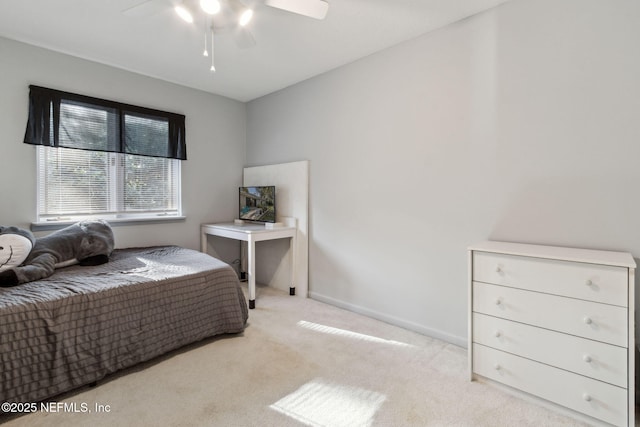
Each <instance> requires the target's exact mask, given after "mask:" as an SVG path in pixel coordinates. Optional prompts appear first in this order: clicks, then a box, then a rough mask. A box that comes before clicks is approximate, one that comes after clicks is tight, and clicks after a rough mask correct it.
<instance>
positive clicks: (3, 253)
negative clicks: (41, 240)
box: [0, 226, 36, 272]
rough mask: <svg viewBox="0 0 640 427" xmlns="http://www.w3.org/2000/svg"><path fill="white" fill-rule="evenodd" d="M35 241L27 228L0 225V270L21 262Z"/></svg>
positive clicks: (15, 265) (16, 265)
mask: <svg viewBox="0 0 640 427" xmlns="http://www.w3.org/2000/svg"><path fill="white" fill-rule="evenodd" d="M35 242H36V238H35V236H34V235H33V233H31V232H30V231H29V230H24V229H22V228H18V227H13V226H9V227H4V226H0V272H1V271H4V270H8V269H11V268H14V267H18V266H19V265H20V264H22V263H23V262H24V260H25V259H26V258H27V256H29V253H30V252H31V249H32V248H33V245H34V244H35Z"/></svg>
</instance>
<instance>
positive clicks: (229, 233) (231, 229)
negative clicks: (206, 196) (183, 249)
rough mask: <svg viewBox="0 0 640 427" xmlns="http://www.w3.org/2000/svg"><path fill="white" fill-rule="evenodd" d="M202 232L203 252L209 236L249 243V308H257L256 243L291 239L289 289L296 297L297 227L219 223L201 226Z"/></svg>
mask: <svg viewBox="0 0 640 427" xmlns="http://www.w3.org/2000/svg"><path fill="white" fill-rule="evenodd" d="M200 230H201V232H202V234H201V236H200V244H201V247H202V252H206V251H207V235H212V236H218V237H226V238H227V239H234V240H241V241H243V242H247V269H248V270H249V271H248V272H247V273H248V277H247V282H248V284H249V308H255V306H256V245H255V243H256V242H260V241H263V240H275V239H285V238H289V239H291V240H290V242H289V245H290V246H289V247H290V250H289V252H290V253H291V286H290V287H289V294H290V295H295V289H296V287H295V283H294V277H295V265H296V255H295V254H296V251H295V247H296V231H297V229H296V228H295V227H275V228H265V226H264V224H254V223H245V224H236V223H233V222H229V223H217V224H202V226H200Z"/></svg>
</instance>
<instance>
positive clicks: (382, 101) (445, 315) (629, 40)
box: [247, 0, 640, 345]
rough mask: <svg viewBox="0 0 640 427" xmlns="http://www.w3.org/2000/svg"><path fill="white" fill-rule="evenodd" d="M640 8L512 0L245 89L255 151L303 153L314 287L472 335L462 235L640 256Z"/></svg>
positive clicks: (423, 328)
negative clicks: (309, 74) (254, 92)
mask: <svg viewBox="0 0 640 427" xmlns="http://www.w3.org/2000/svg"><path fill="white" fill-rule="evenodd" d="M638 22H640V2H637V1H634V0H620V1H615V2H612V1H609V0H561V1H558V0H514V1H512V2H509V3H506V4H505V5H503V6H501V7H499V8H497V9H494V10H492V11H489V12H486V13H483V14H480V15H477V16H475V17H472V18H470V19H467V20H464V21H461V22H459V23H457V24H454V25H451V26H448V27H446V28H443V29H441V30H438V31H436V32H433V33H430V34H428V35H425V36H422V37H420V38H418V39H414V40H412V41H409V42H406V43H404V44H401V45H399V46H396V47H394V48H391V49H388V50H385V51H383V52H379V53H377V54H374V55H372V56H369V57H367V58H365V59H363V60H360V61H358V62H355V63H352V64H350V65H347V66H344V67H341V68H339V69H336V70H334V71H332V72H329V73H326V74H324V75H322V76H319V77H316V78H313V79H310V80H307V81H305V82H302V83H300V84H298V85H295V86H292V87H290V88H287V89H284V90H282V91H280V92H277V93H273V94H271V95H267V96H265V97H262V98H260V99H257V100H254V101H252V102H250V103H249V104H248V108H247V164H248V165H249V166H255V165H261V164H270V163H279V162H286V161H294V160H301V159H309V160H310V161H311V163H310V168H311V173H310V213H311V216H310V291H311V294H312V296H313V297H315V298H317V299H320V300H323V301H327V302H331V303H334V304H337V305H340V306H343V307H347V308H350V309H353V310H356V311H360V312H362V313H365V314H368V315H371V316H374V317H378V318H380V319H384V320H386V321H389V322H392V323H396V324H399V325H403V326H405V327H408V328H411V329H414V330H417V331H420V332H423V333H426V334H429V335H433V336H437V337H440V338H443V339H446V340H449V341H451V342H454V343H458V344H461V345H465V344H466V343H465V339H466V334H467V254H466V248H467V246H468V245H469V244H472V243H475V242H476V241H481V240H486V239H492V240H508V241H521V242H530V243H541V244H551V245H564V246H575V247H586V248H600V249H612V250H622V251H630V252H631V253H633V254H634V255H635V256H640V226H639V222H640V201H639V200H638V197H637V191H636V189H637V188H638V182H640V170H639V168H638V158H639V156H640V80H639V79H638V76H640V55H638V40H640V25H638Z"/></svg>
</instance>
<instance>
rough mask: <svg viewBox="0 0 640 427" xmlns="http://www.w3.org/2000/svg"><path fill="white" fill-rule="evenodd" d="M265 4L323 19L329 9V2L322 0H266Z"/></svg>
mask: <svg viewBox="0 0 640 427" xmlns="http://www.w3.org/2000/svg"><path fill="white" fill-rule="evenodd" d="M265 4H266V5H267V6H271V7H275V8H277V9H282V10H286V11H287V12H293V13H297V14H298V15H304V16H308V17H309V18H315V19H324V17H325V16H327V11H328V10H329V3H327V2H326V1H324V0H266V1H265Z"/></svg>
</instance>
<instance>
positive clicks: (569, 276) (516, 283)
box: [472, 251, 629, 307]
mask: <svg viewBox="0 0 640 427" xmlns="http://www.w3.org/2000/svg"><path fill="white" fill-rule="evenodd" d="M472 274H473V280H474V281H477V282H484V283H492V284H495V285H505V286H511V287H515V288H521V289H528V290H535V291H538V292H545V293H549V294H555V295H562V296H567V297H572V298H579V299H584V300H588V301H595V302H602V303H606V304H614V305H618V306H622V307H627V306H628V296H627V285H628V284H627V280H628V274H629V273H628V269H627V268H625V267H618V266H610V265H598V264H588V263H581V262H571V261H559V260H551V259H543V258H529V257H522V256H515V255H505V254H494V253H487V252H477V251H476V252H474V253H473V272H472Z"/></svg>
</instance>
